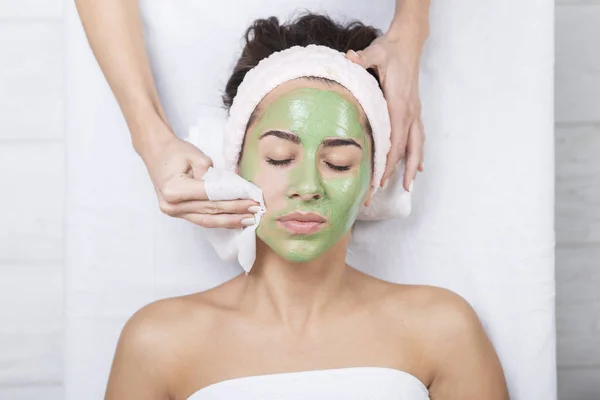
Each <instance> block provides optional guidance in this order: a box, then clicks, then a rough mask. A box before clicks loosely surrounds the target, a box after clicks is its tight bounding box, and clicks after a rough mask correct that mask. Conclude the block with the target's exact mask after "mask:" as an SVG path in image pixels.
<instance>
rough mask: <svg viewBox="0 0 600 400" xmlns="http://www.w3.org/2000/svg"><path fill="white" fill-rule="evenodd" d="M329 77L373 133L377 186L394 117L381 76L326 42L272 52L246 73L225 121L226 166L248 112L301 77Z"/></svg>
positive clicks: (231, 163)
mask: <svg viewBox="0 0 600 400" xmlns="http://www.w3.org/2000/svg"><path fill="white" fill-rule="evenodd" d="M309 76H311V77H319V78H326V79H329V80H332V81H335V82H337V83H339V84H340V85H342V86H344V87H345V88H346V89H348V91H349V92H350V93H352V95H353V96H354V97H355V98H356V100H357V101H358V103H359V104H360V106H361V107H362V109H363V111H364V112H365V115H366V116H367V119H368V120H369V124H370V125H371V129H372V131H373V144H374V146H375V152H374V160H373V182H372V185H373V187H374V188H375V190H377V188H378V187H379V182H380V181H381V178H382V176H383V172H384V170H385V163H386V157H387V153H388V152H389V150H390V132H391V128H390V117H389V113H388V109H387V103H386V101H385V98H384V97H383V92H382V91H381V89H380V88H379V84H378V83H377V80H376V79H375V78H374V77H373V76H372V75H371V74H370V73H368V72H367V70H366V69H364V68H363V67H361V66H360V65H358V64H356V63H354V62H352V61H350V60H348V59H347V58H346V57H345V55H344V53H341V52H339V51H337V50H334V49H332V48H329V47H326V46H318V45H314V44H311V45H308V46H306V47H302V46H294V47H291V48H289V49H285V50H282V51H279V52H276V53H273V54H271V55H270V56H269V57H267V58H264V59H262V60H261V61H260V62H259V63H258V65H256V66H255V67H254V68H252V69H251V70H250V71H248V72H247V73H246V75H245V77H244V79H243V81H242V83H241V84H240V86H239V87H238V91H237V94H236V95H235V98H234V99H233V104H232V105H231V108H230V109H229V119H228V120H227V123H226V125H225V136H224V146H223V149H224V157H225V164H226V165H225V167H226V168H228V169H231V170H235V168H236V166H237V163H238V156H239V154H240V150H241V148H242V145H243V143H244V136H245V134H246V127H247V125H248V121H249V119H250V116H251V115H252V113H253V112H254V110H255V109H256V107H257V106H258V104H259V103H260V102H261V101H262V99H263V98H264V97H265V96H266V95H267V94H269V93H270V92H271V91H272V90H273V89H275V88H276V87H277V86H279V85H281V84H282V83H285V82H288V81H291V80H293V79H297V78H302V77H309Z"/></svg>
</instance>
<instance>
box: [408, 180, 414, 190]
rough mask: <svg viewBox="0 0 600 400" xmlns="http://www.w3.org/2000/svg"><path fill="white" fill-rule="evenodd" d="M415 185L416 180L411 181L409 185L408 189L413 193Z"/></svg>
mask: <svg viewBox="0 0 600 400" xmlns="http://www.w3.org/2000/svg"><path fill="white" fill-rule="evenodd" d="M413 187H415V180H414V179H413V180H412V181H410V185H408V191H409V192H411V193H412V191H413Z"/></svg>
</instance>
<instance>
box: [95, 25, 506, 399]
mask: <svg viewBox="0 0 600 400" xmlns="http://www.w3.org/2000/svg"><path fill="white" fill-rule="evenodd" d="M377 35H378V32H377V31H376V30H375V29H373V28H371V27H368V26H364V25H362V24H358V23H354V24H350V25H347V26H341V25H338V24H335V23H334V22H332V21H331V20H330V19H328V18H327V17H323V16H319V15H311V14H309V15H306V16H303V17H301V18H300V19H298V20H296V21H294V22H292V23H290V24H288V25H285V26H280V25H279V23H278V21H277V19H275V18H271V19H268V20H258V21H256V22H255V23H254V25H253V26H252V27H251V28H249V30H248V33H247V35H246V46H245V49H244V52H243V53H242V57H241V59H240V60H239V62H238V64H237V66H236V68H235V70H234V73H233V74H232V77H231V79H230V80H229V82H228V84H227V86H226V94H225V96H224V101H225V104H226V106H228V107H230V106H232V103H234V106H235V100H236V96H238V97H239V96H240V93H238V89H239V87H240V85H243V84H244V82H245V81H244V80H245V79H246V78H247V77H248V72H249V71H253V70H256V69H258V68H259V67H258V66H257V64H258V62H259V61H261V60H263V59H267V58H268V59H271V58H270V57H269V56H270V55H272V54H284V53H285V52H286V51H287V50H289V49H290V48H294V46H306V47H308V45H311V44H312V45H319V46H327V47H329V48H332V49H335V50H337V51H341V52H343V53H346V52H348V51H350V50H362V49H364V48H365V47H367V46H368V45H369V44H370V43H371V42H372V41H373V40H375V39H376V37H377ZM342 58H343V57H342ZM361 71H362V72H363V74H364V75H367V77H368V78H369V79H373V78H371V77H370V76H368V74H366V73H365V72H364V70H361ZM276 73H277V71H275V70H273V74H276ZM367 77H362V78H360V79H365V80H366V79H367ZM250 79H252V78H250ZM375 87H376V86H375ZM376 89H377V88H376ZM377 90H378V89H377ZM355 93H356V92H354V91H350V90H348V89H347V88H346V87H344V86H342V85H340V84H338V83H337V82H335V81H332V80H327V79H320V78H314V77H311V75H308V77H300V78H298V79H293V80H289V81H286V82H285V83H282V84H280V85H278V86H277V87H276V88H275V89H273V90H271V91H270V92H269V93H268V94H267V95H266V96H265V97H264V98H261V99H260V102H259V103H258V106H257V107H256V108H255V109H254V111H253V112H252V116H251V117H250V119H249V121H247V123H246V124H245V125H244V126H245V128H244V129H243V133H242V135H243V136H242V141H241V147H240V148H239V149H238V151H239V152H238V153H236V154H235V157H234V161H235V168H236V170H237V171H238V173H239V174H240V175H241V176H242V177H243V178H245V179H247V180H249V181H251V182H253V183H254V184H256V185H257V186H259V187H260V188H261V189H262V192H263V195H264V200H265V204H266V207H267V212H266V214H264V215H263V216H262V220H261V223H260V225H259V226H258V229H257V231H256V232H257V233H256V235H257V237H258V239H259V240H258V242H257V252H256V261H255V262H254V264H253V266H252V270H251V271H250V273H248V274H240V275H239V276H237V277H235V278H233V279H232V280H230V281H228V282H226V283H224V284H222V285H220V286H217V287H215V288H213V289H211V290H208V291H205V292H201V293H197V294H194V295H189V296H181V297H175V298H170V299H164V300H160V301H157V302H154V303H151V304H149V305H148V306H146V307H144V308H142V309H141V310H139V311H138V312H137V313H136V314H135V315H134V316H133V317H132V318H131V319H130V320H129V321H128V323H127V324H126V326H125V328H124V329H123V332H122V334H121V337H120V340H119V344H118V346H117V350H116V354H115V359H114V363H113V368H112V370H111V375H110V379H109V383H108V388H107V393H106V398H107V399H108V400H115V399H126V398H127V399H129V398H144V399H182V400H183V399H192V400H206V399H214V398H241V397H242V396H244V398H246V399H265V398H288V399H300V398H307V397H317V398H323V399H330V398H355V399H366V398H377V399H392V398H394V399H411V400H425V399H428V398H432V399H441V400H453V399H461V400H475V399H498V400H500V399H502V400H505V399H507V398H508V394H507V389H506V384H505V381H504V376H503V372H502V369H501V366H500V363H499V360H498V358H497V356H496V354H495V351H494V349H493V347H492V345H491V343H490V341H489V340H488V338H487V337H486V334H485V332H484V330H483V329H482V326H481V324H480V323H479V320H478V318H477V316H476V314H475V313H474V311H473V309H472V308H471V307H470V306H469V305H468V303H466V302H465V301H464V300H463V299H462V298H460V297H459V296H457V295H456V294H453V293H452V292H450V291H447V290H444V289H440V288H435V287H428V286H410V285H400V284H393V283H390V282H386V281H383V280H379V279H377V278H374V277H371V276H369V275H366V274H364V273H362V272H360V271H358V270H356V269H354V268H352V267H351V266H349V265H347V264H346V263H345V258H346V249H347V246H348V241H349V238H350V228H351V226H352V224H353V223H354V221H355V219H356V218H357V216H358V214H359V210H360V208H361V206H363V205H368V204H369V202H370V200H371V198H372V197H373V196H375V195H376V193H375V194H374V192H376V189H377V186H378V177H380V176H381V174H382V173H383V171H382V170H381V168H380V166H381V165H382V164H385V161H383V163H382V162H381V161H382V158H381V157H382V155H381V151H382V149H381V148H378V144H379V143H382V142H381V140H379V136H378V135H380V134H381V133H380V128H379V124H378V121H375V120H374V119H373V118H372V116H373V115H374V114H373V112H372V108H370V107H368V106H365V104H366V103H365V102H363V101H362V100H359V99H357V97H356V96H355ZM386 115H387V114H386ZM378 151H379V153H378Z"/></svg>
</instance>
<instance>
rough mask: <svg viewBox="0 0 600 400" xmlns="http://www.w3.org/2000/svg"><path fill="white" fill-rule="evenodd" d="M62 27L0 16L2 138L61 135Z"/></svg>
mask: <svg viewBox="0 0 600 400" xmlns="http://www.w3.org/2000/svg"><path fill="white" fill-rule="evenodd" d="M0 1H3V2H4V1H6V0H0ZM11 1H12V2H14V3H18V2H19V1H21V0H11ZM62 29H63V26H62V23H61V21H60V20H57V21H34V22H31V21H14V20H9V21H3V20H1V19H0V60H2V61H1V63H2V65H1V68H0V121H2V124H1V125H0V140H4V139H61V138H62V137H63V129H62V127H63V125H62V124H63V97H62V96H63V69H62V66H63V57H64V49H63V47H64V46H63V42H64V41H63V40H62Z"/></svg>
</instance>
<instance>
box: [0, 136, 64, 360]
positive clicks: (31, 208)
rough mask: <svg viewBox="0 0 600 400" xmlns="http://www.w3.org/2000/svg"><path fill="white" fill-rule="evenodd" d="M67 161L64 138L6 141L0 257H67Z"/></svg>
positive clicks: (0, 170) (0, 159)
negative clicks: (65, 250) (65, 230)
mask: <svg viewBox="0 0 600 400" xmlns="http://www.w3.org/2000/svg"><path fill="white" fill-rule="evenodd" d="M63 164H64V163H63V143H61V142H39V143H36V142H34V141H9V142H0V188H1V190H2V207H0V227H3V226H4V227H8V229H0V263H11V264H16V263H19V264H20V263H24V264H27V263H29V262H32V261H34V262H42V261H45V260H51V261H53V262H59V261H60V260H61V259H62V255H63V247H62V238H63V235H62V226H63V221H62V220H63V212H64V210H63V203H64V165H63ZM0 357H1V352H0Z"/></svg>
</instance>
